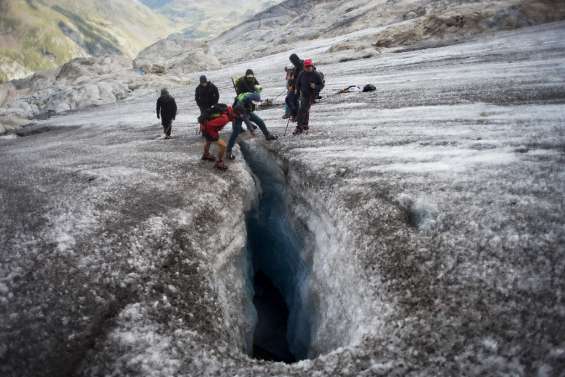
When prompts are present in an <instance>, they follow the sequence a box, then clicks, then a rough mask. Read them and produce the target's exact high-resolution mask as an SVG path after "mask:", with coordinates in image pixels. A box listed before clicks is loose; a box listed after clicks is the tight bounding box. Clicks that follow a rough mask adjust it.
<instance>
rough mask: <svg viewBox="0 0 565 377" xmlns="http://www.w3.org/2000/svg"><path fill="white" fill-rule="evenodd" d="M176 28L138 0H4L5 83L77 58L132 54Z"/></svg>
mask: <svg viewBox="0 0 565 377" xmlns="http://www.w3.org/2000/svg"><path fill="white" fill-rule="evenodd" d="M174 30H175V28H174V27H173V23H172V22H170V20H168V19H167V18H165V17H164V16H162V15H159V14H156V13H155V12H153V11H152V10H151V9H149V8H147V7H146V6H144V5H143V4H141V3H139V2H138V1H137V0H121V1H112V0H97V1H85V0H78V1H76V0H26V1H23V0H14V1H8V0H0V82H2V81H6V80H8V79H15V78H23V77H25V76H27V75H29V74H31V73H33V72H37V71H41V70H46V69H50V68H55V67H57V66H59V65H62V64H64V63H66V62H67V61H69V60H70V59H72V58H75V57H86V56H102V55H108V54H110V55H125V56H129V57H130V58H131V57H134V56H135V55H136V54H137V53H138V52H139V51H140V50H141V49H143V48H145V47H147V46H148V45H150V44H151V43H153V42H155V41H157V40H159V39H161V38H164V37H166V36H167V35H169V34H170V33H171V32H173V31H174Z"/></svg>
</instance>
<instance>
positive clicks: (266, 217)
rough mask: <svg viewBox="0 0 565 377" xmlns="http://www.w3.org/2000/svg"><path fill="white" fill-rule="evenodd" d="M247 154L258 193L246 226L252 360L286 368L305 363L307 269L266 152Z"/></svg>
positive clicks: (283, 189)
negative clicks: (252, 307) (252, 312)
mask: <svg viewBox="0 0 565 377" xmlns="http://www.w3.org/2000/svg"><path fill="white" fill-rule="evenodd" d="M251 148H252V147H250V146H248V145H245V144H242V151H243V153H244V156H245V159H246V161H247V163H248V165H249V167H250V169H251V170H252V172H253V174H254V175H255V179H256V180H258V182H257V183H256V184H257V185H258V186H260V188H261V193H260V198H259V202H258V205H256V206H255V208H253V209H252V210H251V211H250V212H249V213H248V214H247V221H246V222H247V233H248V240H247V251H248V252H249V253H250V258H249V259H250V260H251V262H252V264H253V275H251V277H252V278H253V288H254V298H253V302H254V305H255V309H256V312H257V324H256V327H255V330H254V334H253V357H255V358H258V359H263V360H271V361H283V362H287V363H290V362H294V361H298V360H303V359H306V358H307V357H308V350H309V347H310V336H311V317H312V315H313V313H312V310H311V309H310V305H309V303H308V297H309V295H308V276H309V269H310V267H309V266H307V265H306V263H305V262H304V259H303V256H302V255H301V253H302V251H303V248H304V240H303V235H301V234H300V232H297V231H296V229H294V227H293V226H292V224H291V221H290V218H289V208H288V206H289V201H288V195H287V184H286V181H285V177H284V173H283V171H282V169H281V168H280V166H279V165H278V164H277V162H276V161H275V160H274V159H273V158H272V157H270V156H269V155H268V153H266V151H262V153H259V152H258V151H257V150H252V149H251Z"/></svg>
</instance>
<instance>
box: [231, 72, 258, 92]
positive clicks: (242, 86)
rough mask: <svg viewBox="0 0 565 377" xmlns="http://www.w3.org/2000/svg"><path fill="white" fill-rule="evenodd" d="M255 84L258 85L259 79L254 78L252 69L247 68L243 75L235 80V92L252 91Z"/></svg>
mask: <svg viewBox="0 0 565 377" xmlns="http://www.w3.org/2000/svg"><path fill="white" fill-rule="evenodd" d="M257 85H259V81H257V79H256V78H255V74H254V73H253V70H252V69H248V70H247V71H245V76H242V77H240V78H238V79H237V80H235V94H236V95H240V94H243V93H252V92H254V91H255V87H256V86H257Z"/></svg>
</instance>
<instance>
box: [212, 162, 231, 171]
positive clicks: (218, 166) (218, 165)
mask: <svg viewBox="0 0 565 377" xmlns="http://www.w3.org/2000/svg"><path fill="white" fill-rule="evenodd" d="M214 167H215V168H216V169H218V170H228V167H227V166H226V165H224V161H223V160H218V161H216V163H215V164H214Z"/></svg>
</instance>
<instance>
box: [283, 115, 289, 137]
mask: <svg viewBox="0 0 565 377" xmlns="http://www.w3.org/2000/svg"><path fill="white" fill-rule="evenodd" d="M289 123H290V118H288V120H287V121H286V128H285V129H284V135H283V136H286V131H287V130H288V124H289Z"/></svg>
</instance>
